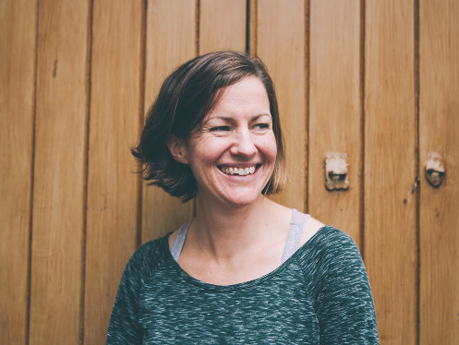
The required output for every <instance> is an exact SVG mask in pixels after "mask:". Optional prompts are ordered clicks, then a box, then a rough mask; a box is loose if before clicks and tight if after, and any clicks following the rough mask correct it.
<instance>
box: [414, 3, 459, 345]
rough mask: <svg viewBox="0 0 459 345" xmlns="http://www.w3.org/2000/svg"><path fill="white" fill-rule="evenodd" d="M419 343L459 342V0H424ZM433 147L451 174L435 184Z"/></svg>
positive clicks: (422, 12)
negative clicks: (427, 168) (430, 162)
mask: <svg viewBox="0 0 459 345" xmlns="http://www.w3.org/2000/svg"><path fill="white" fill-rule="evenodd" d="M419 36H420V123H419V130H420V159H421V161H420V163H421V164H420V167H419V169H420V171H419V175H420V178H421V184H422V188H421V202H420V245H421V250H420V260H421V266H420V267H421V272H420V279H421V283H420V344H422V345H424V344H425V345H427V344H459V323H458V318H459V231H458V229H459V213H458V212H457V210H458V209H459V136H458V133H459V3H458V2H457V1H455V0H449V1H440V0H435V1H421V2H420V35H419ZM430 152H437V153H439V154H440V155H441V156H442V157H443V158H444V159H445V162H446V179H445V180H444V182H443V184H442V185H441V186H440V187H438V188H433V187H432V186H430V185H429V184H428V183H427V181H426V179H425V173H424V164H425V162H426V161H427V159H428V155H429V153H430Z"/></svg>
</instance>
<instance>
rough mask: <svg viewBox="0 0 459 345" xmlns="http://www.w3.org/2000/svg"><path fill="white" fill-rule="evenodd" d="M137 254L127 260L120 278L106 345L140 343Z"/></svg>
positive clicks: (139, 285) (139, 281) (141, 332)
mask: <svg viewBox="0 0 459 345" xmlns="http://www.w3.org/2000/svg"><path fill="white" fill-rule="evenodd" d="M139 254H140V253H135V254H134V255H133V257H132V258H131V259H130V260H129V262H128V264H127V265H126V268H125V270H124V273H123V276H122V278H121V282H120V285H119V287H118V293H117V296H116V300H115V305H114V307H113V310H112V314H111V317H110V325H109V328H108V334H107V343H106V344H107V345H118V344H120V345H121V344H123V345H125V344H130V345H135V344H141V343H142V336H143V335H142V334H143V331H142V327H141V325H140V323H139V321H138V320H139V318H138V313H139V305H138V301H139V292H140V287H141V280H140V277H141V275H140V273H139V265H138V263H139V256H140V255H139Z"/></svg>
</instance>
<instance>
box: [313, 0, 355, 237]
mask: <svg viewBox="0 0 459 345" xmlns="http://www.w3.org/2000/svg"><path fill="white" fill-rule="evenodd" d="M309 32H310V45H309V49H310V50H309V51H310V53H309V61H310V62H309V71H310V73H309V85H310V86H309V90H310V96H309V97H310V98H309V114H310V115H309V167H308V168H309V174H308V175H309V198H308V200H309V213H310V214H312V215H313V216H314V217H316V218H318V219H320V220H321V221H322V222H324V223H327V224H333V225H334V226H336V227H338V228H340V229H342V230H344V231H346V232H347V233H348V234H350V235H351V236H352V237H353V239H354V240H355V241H356V242H357V243H358V244H359V242H360V215H361V206H360V200H361V164H362V158H361V156H362V149H361V141H362V135H361V115H362V111H361V100H360V92H361V90H360V1H359V0H349V1H342V0H327V1H322V0H314V1H311V8H310V30H309ZM327 152H338V153H347V155H348V159H349V166H348V176H349V179H350V188H349V190H346V191H331V192H330V191H327V190H326V188H325V181H324V155H325V153H327Z"/></svg>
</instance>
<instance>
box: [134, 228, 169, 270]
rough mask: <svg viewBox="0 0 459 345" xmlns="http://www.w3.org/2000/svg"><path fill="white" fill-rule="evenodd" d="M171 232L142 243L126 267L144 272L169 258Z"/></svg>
mask: <svg viewBox="0 0 459 345" xmlns="http://www.w3.org/2000/svg"><path fill="white" fill-rule="evenodd" d="M169 235H170V233H169V234H167V235H165V236H163V237H161V238H158V239H153V240H150V241H148V242H146V243H144V244H142V245H141V246H140V247H139V248H137V250H136V251H135V252H134V253H133V254H132V256H131V257H130V259H129V261H128V263H127V266H126V269H127V270H131V271H137V272H142V274H145V273H146V272H147V271H151V270H152V269H155V268H157V267H158V266H160V265H162V264H163V263H164V262H165V261H166V260H167V255H168V254H169V251H168V250H167V249H168V246H167V241H168V237H169Z"/></svg>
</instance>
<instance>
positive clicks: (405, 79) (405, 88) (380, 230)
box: [364, 0, 417, 345]
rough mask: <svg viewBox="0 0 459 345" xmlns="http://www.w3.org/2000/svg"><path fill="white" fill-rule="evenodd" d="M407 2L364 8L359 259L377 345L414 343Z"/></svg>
mask: <svg viewBox="0 0 459 345" xmlns="http://www.w3.org/2000/svg"><path fill="white" fill-rule="evenodd" d="M413 4H414V3H413V2H410V1H398V0H391V1H377V0H371V1H366V5H365V6H366V13H365V20H366V23H365V158H364V159H365V167H364V169H365V177H364V178H365V184H364V188H365V197H364V203H365V224H364V226H365V235H364V238H365V262H366V265H367V268H368V273H369V277H370V281H371V282H372V288H373V294H374V298H375V305H376V314H377V318H378V326H379V335H380V339H381V343H382V344H407V345H409V344H415V343H416V338H417V336H416V320H417V315H416V314H417V288H416V283H417V277H416V267H417V254H416V252H417V243H416V242H417V240H416V189H413V185H414V183H415V179H416V174H417V172H416V154H415V153H416V109H415V76H414V56H415V52H414V8H413Z"/></svg>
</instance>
